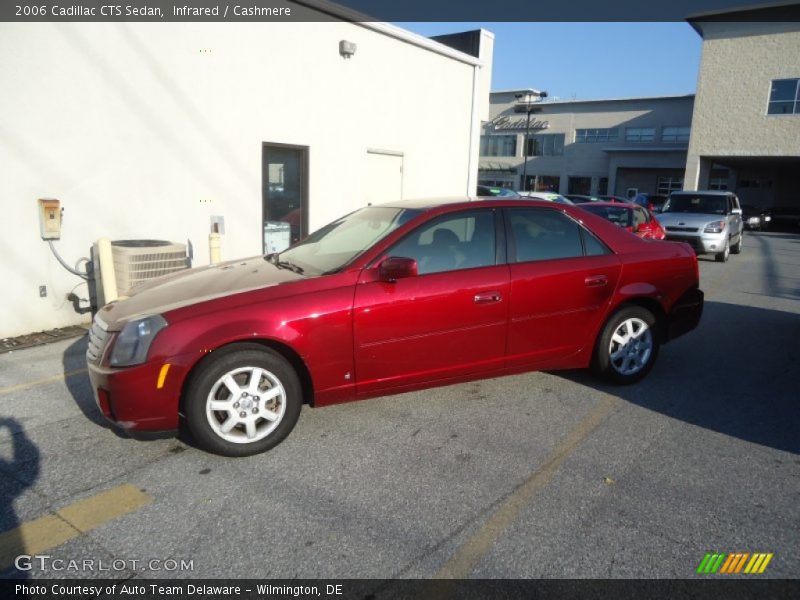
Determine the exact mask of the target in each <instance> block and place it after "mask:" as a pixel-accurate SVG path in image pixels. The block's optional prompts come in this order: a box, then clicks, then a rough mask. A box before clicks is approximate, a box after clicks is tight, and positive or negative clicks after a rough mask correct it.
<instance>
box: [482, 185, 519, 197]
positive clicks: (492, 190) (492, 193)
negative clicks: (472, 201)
mask: <svg viewBox="0 0 800 600" xmlns="http://www.w3.org/2000/svg"><path fill="white" fill-rule="evenodd" d="M477 195H478V196H480V197H481V198H521V197H522V196H520V195H519V194H518V193H517V192H515V191H514V190H512V189H510V188H504V187H488V186H485V185H479V186H478V190H477Z"/></svg>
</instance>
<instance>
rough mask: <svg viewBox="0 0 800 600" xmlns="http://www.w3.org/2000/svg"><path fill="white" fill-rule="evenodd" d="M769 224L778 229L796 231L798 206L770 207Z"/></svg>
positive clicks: (798, 225) (799, 211)
mask: <svg viewBox="0 0 800 600" xmlns="http://www.w3.org/2000/svg"><path fill="white" fill-rule="evenodd" d="M769 213H770V215H771V216H772V221H771V223H770V225H772V226H773V227H775V228H778V229H786V230H788V231H797V230H798V229H800V206H775V207H773V208H771V209H770V211H769Z"/></svg>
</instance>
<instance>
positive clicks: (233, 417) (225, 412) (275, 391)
mask: <svg viewBox="0 0 800 600" xmlns="http://www.w3.org/2000/svg"><path fill="white" fill-rule="evenodd" d="M301 407H302V392H301V387H300V381H299V379H298V377H297V373H296V372H295V371H294V369H293V368H292V366H291V365H290V364H289V362H288V361H287V360H286V359H285V358H283V357H282V356H281V355H280V354H278V353H277V352H275V351H273V350H270V349H268V348H260V347H257V346H254V345H250V344H248V345H243V346H242V347H240V348H237V349H233V350H232V351H231V350H229V351H226V352H225V353H224V354H221V355H220V356H219V357H218V358H215V357H214V356H213V355H212V356H211V357H209V359H208V362H207V363H205V364H203V365H201V366H200V368H199V371H198V372H197V373H195V374H194V375H193V376H192V379H191V381H190V382H189V385H188V387H187V390H186V401H185V405H184V411H185V415H186V424H187V425H188V427H189V431H190V432H191V434H192V436H193V437H194V439H195V441H196V442H197V443H198V445H199V446H200V447H202V448H203V449H204V450H207V451H209V452H213V453H215V454H221V455H223V456H249V455H251V454H257V453H259V452H264V451H265V450H268V449H270V448H272V447H273V446H275V445H277V444H278V443H280V442H281V441H283V439H285V438H286V436H287V435H289V433H290V432H291V431H292V429H293V428H294V426H295V423H297V418H298V417H299V416H300V409H301Z"/></svg>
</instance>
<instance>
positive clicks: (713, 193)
mask: <svg viewBox="0 0 800 600" xmlns="http://www.w3.org/2000/svg"><path fill="white" fill-rule="evenodd" d="M732 193H733V192H731V191H729V190H681V191H679V192H672V193H671V194H670V196H684V195H685V196H692V195H695V194H703V195H704V196H728V195H730V194H732Z"/></svg>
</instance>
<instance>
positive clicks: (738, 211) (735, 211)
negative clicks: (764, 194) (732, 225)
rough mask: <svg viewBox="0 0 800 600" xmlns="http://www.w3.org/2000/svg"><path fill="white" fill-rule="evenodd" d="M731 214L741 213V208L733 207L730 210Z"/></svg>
mask: <svg viewBox="0 0 800 600" xmlns="http://www.w3.org/2000/svg"><path fill="white" fill-rule="evenodd" d="M731 214H732V215H741V214H742V209H741V208H734V209H733V210H732V211H731Z"/></svg>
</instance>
